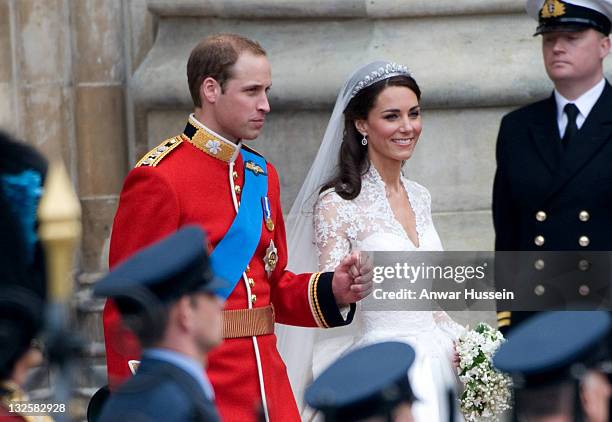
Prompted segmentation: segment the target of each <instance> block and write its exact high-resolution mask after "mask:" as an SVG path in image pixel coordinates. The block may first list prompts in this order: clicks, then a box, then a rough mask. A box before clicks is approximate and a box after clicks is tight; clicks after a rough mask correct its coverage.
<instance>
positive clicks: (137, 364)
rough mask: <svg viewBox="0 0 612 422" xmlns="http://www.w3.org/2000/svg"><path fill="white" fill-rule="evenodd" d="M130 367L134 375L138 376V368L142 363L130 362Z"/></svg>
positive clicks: (137, 361)
mask: <svg viewBox="0 0 612 422" xmlns="http://www.w3.org/2000/svg"><path fill="white" fill-rule="evenodd" d="M128 366H129V368H130V372H131V373H132V375H134V374H136V371H138V367H139V366H140V361H139V360H128Z"/></svg>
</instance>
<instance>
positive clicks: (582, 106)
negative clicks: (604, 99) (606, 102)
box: [555, 78, 606, 132]
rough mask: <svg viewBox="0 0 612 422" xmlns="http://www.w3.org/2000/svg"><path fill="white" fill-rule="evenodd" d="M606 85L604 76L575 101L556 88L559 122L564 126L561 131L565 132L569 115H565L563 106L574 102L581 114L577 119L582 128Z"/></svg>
mask: <svg viewBox="0 0 612 422" xmlns="http://www.w3.org/2000/svg"><path fill="white" fill-rule="evenodd" d="M605 86H606V80H605V79H604V78H602V79H601V81H599V82H598V83H596V84H595V86H593V88H591V89H589V90H588V91H587V92H585V93H584V94H582V95H581V96H580V97H578V98H576V100H574V101H570V100H568V99H567V98H565V97H564V96H563V95H561V94H560V93H559V91H557V90H556V89H555V101H556V103H557V122H559V126H560V129H561V126H563V130H560V132H564V131H565V126H566V125H567V116H566V115H565V113H564V111H563V108H564V107H565V105H566V104H568V103H574V104H575V105H576V107H578V110H579V111H580V114H579V115H578V117H577V119H576V120H577V121H576V124H577V126H578V128H580V127H581V126H582V124H583V123H584V121H585V120H586V118H587V117H588V116H589V113H590V112H591V110H592V109H593V107H594V106H595V103H596V102H597V100H598V99H599V97H600V96H601V93H602V92H603V90H604V88H605ZM561 123H563V124H561Z"/></svg>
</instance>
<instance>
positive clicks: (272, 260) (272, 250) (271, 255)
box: [264, 240, 278, 277]
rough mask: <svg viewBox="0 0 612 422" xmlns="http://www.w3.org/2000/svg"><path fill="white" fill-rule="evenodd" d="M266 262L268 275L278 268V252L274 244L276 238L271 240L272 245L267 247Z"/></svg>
mask: <svg viewBox="0 0 612 422" xmlns="http://www.w3.org/2000/svg"><path fill="white" fill-rule="evenodd" d="M264 263H265V264H266V266H265V270H266V274H267V275H268V277H270V275H271V274H272V271H274V269H275V268H276V264H277V263H278V252H277V250H276V246H274V240H270V245H269V246H268V249H266V256H265V257H264Z"/></svg>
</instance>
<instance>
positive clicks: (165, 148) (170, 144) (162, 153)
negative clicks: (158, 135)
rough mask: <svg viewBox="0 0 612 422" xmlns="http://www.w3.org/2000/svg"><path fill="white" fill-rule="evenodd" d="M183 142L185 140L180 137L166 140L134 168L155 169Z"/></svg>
mask: <svg viewBox="0 0 612 422" xmlns="http://www.w3.org/2000/svg"><path fill="white" fill-rule="evenodd" d="M182 142H183V139H182V138H181V137H180V135H179V136H174V137H172V138H168V139H166V140H165V141H164V142H162V143H161V144H159V145H158V146H156V147H155V148H153V149H152V150H151V151H149V152H147V153H146V154H145V155H144V156H143V157H142V158H141V159H140V161H138V162H137V163H136V165H135V166H134V167H155V166H157V165H158V164H159V163H160V162H161V160H163V159H164V157H166V156H167V155H168V154H170V152H171V151H173V150H174V149H175V148H176V147H178V146H179V145H180V144H181V143H182Z"/></svg>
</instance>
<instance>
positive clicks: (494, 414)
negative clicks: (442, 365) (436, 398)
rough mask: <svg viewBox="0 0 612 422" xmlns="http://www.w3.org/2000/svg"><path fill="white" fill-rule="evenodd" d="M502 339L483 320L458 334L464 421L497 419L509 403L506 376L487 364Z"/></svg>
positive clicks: (508, 383) (509, 383) (508, 385)
mask: <svg viewBox="0 0 612 422" xmlns="http://www.w3.org/2000/svg"><path fill="white" fill-rule="evenodd" d="M503 341H504V338H503V335H502V334H501V333H500V332H499V331H497V330H495V329H493V328H492V327H491V326H489V325H487V324H484V323H481V324H478V325H477V326H476V328H475V329H473V330H471V331H468V332H466V333H464V334H463V335H462V336H461V337H460V338H459V341H458V345H457V353H458V354H459V379H460V380H461V381H462V382H463V383H464V384H465V390H464V391H463V394H462V395H461V399H460V406H461V411H462V412H463V415H464V417H465V419H466V420H467V421H474V422H476V421H478V422H480V421H497V420H498V416H499V415H500V414H501V413H502V412H503V411H505V410H507V409H509V407H510V404H509V403H510V389H509V388H510V386H511V382H510V379H509V378H508V377H507V376H506V375H503V374H501V373H499V372H497V371H496V370H495V369H494V368H493V366H492V364H491V358H492V356H493V354H494V353H495V351H496V350H497V348H498V347H499V346H500V345H501V343H502V342H503Z"/></svg>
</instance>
